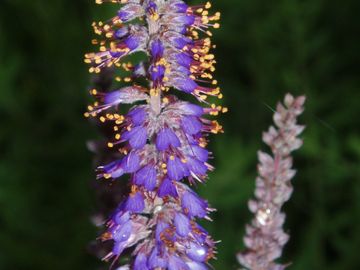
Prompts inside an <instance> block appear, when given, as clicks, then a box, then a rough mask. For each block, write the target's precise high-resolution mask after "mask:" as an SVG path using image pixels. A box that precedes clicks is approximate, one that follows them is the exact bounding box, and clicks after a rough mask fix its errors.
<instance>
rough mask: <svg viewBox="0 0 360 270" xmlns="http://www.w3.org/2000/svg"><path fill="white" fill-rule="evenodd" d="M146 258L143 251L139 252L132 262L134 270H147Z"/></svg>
mask: <svg viewBox="0 0 360 270" xmlns="http://www.w3.org/2000/svg"><path fill="white" fill-rule="evenodd" d="M148 269H149V268H148V267H147V258H146V256H145V254H144V253H141V252H140V253H139V254H138V255H137V256H136V259H135V262H134V270H148Z"/></svg>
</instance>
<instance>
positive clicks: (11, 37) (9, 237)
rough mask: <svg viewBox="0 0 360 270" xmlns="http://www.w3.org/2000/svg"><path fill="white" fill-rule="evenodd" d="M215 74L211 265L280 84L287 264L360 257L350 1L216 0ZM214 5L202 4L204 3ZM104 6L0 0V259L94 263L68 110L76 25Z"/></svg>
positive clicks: (106, 11) (84, 77) (82, 173)
mask: <svg viewBox="0 0 360 270" xmlns="http://www.w3.org/2000/svg"><path fill="white" fill-rule="evenodd" d="M214 2H216V3H214V6H215V9H218V10H220V11H221V12H222V15H223V17H222V28H221V29H220V30H218V31H216V33H215V36H214V40H215V43H216V44H217V45H218V47H217V49H216V52H215V53H216V54H217V59H218V69H217V72H216V73H217V78H218V80H219V82H220V85H221V86H222V89H223V92H224V94H225V97H224V100H223V102H224V104H225V105H226V106H227V107H229V109H230V112H229V113H228V114H226V115H224V116H222V122H223V123H224V126H225V130H226V132H225V134H224V135H220V136H216V137H213V138H212V141H213V143H212V145H211V149H212V150H213V152H214V155H215V157H216V158H215V160H214V161H213V163H214V165H215V166H216V167H217V170H216V171H215V172H214V173H213V174H212V175H211V177H210V180H209V182H208V184H206V185H205V186H203V187H201V188H200V193H201V194H202V195H203V196H204V197H206V198H207V199H208V200H209V201H210V202H211V204H212V206H214V207H216V208H217V209H218V212H217V213H215V214H213V218H214V220H215V222H213V223H208V224H207V228H208V229H209V230H210V231H211V233H212V234H213V236H214V238H215V239H221V240H222V242H221V243H220V244H219V245H218V248H219V256H218V260H217V261H214V266H215V267H216V268H217V269H237V268H238V265H237V263H236V260H235V257H234V256H235V252H236V251H237V250H239V249H241V248H242V237H243V233H244V224H245V223H246V222H247V221H249V219H250V217H251V216H250V214H249V212H248V210H247V204H246V201H247V200H248V199H249V198H250V197H251V196H252V193H253V188H254V179H255V176H256V151H257V149H260V148H261V149H264V150H265V149H266V148H265V147H264V146H263V145H262V144H261V132H262V131H263V130H265V129H267V126H268V125H269V124H270V123H271V116H272V112H271V110H270V109H269V108H268V106H270V107H274V106H275V103H276V101H277V100H279V99H282V97H283V95H284V93H286V92H288V91H289V92H291V93H293V94H296V95H298V94H306V96H307V98H308V101H307V104H306V112H305V114H304V116H302V117H301V119H300V121H301V122H302V123H304V124H306V126H307V129H306V131H305V133H304V135H303V138H304V140H305V145H304V147H303V148H302V149H301V150H300V151H297V152H296V154H295V165H296V167H297V168H298V174H297V176H296V178H295V179H294V182H293V183H294V186H295V193H294V195H293V197H292V199H291V201H289V202H288V203H287V204H286V207H285V210H286V212H287V214H288V219H287V222H286V228H287V230H288V231H289V232H290V233H291V240H290V242H289V244H288V245H287V246H286V249H285V254H284V257H283V261H284V262H288V261H291V262H293V264H292V266H291V267H290V268H289V269H293V270H304V269H327V270H335V269H336V270H337V269H349V270H351V269H360V259H359V255H358V253H359V248H360V166H359V164H360V133H359V126H360V120H359V116H360V106H359V100H360V92H359V87H360V77H359V75H360V73H359V72H360V70H359V65H360V53H359V48H360V33H359V11H360V1H358V0H346V1H337V0H336V1H335V0H327V1H325V0H302V1H300V0H277V1H264V0H219V1H214ZM215 9H214V10H215ZM115 10H116V6H113V5H103V6H98V5H95V4H94V1H85V0H76V1H74V0H51V1H40V0H31V1H30V0H28V1H26V0H22V1H21V0H0V269H4V270H8V269H12V270H22V269H37V270H47V269H52V270H63V269H78V270H80V269H87V270H89V269H97V268H98V267H99V266H100V265H101V263H100V262H99V260H98V259H96V258H95V257H93V256H91V255H89V254H88V251H87V248H86V246H87V244H88V243H89V242H90V241H91V240H93V239H94V238H96V236H97V230H96V229H95V228H94V227H93V225H92V224H91V222H90V215H91V214H92V213H94V211H95V208H96V203H95V196H94V194H95V192H94V190H92V188H91V185H90V183H91V181H92V180H93V179H94V173H93V172H92V170H93V168H92V156H93V155H92V154H91V153H90V152H89V151H88V150H87V149H86V144H85V142H86V141H87V140H89V139H92V138H96V137H98V136H99V133H98V131H97V128H96V127H94V126H93V125H91V124H90V123H89V122H88V121H87V120H86V119H84V118H83V116H82V114H83V112H84V111H85V108H86V104H87V102H88V100H89V98H88V96H87V88H88V87H89V81H90V76H89V74H88V73H87V68H88V67H87V66H86V65H85V64H83V54H84V53H85V52H87V51H91V50H92V48H91V45H90V40H91V38H92V37H94V36H93V35H92V30H91V27H90V24H91V22H92V21H93V20H94V19H100V18H102V19H105V18H108V17H110V14H111V13H110V12H112V13H114V12H115Z"/></svg>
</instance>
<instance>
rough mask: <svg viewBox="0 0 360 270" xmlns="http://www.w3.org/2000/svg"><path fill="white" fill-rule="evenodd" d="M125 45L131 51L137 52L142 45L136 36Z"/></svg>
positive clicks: (126, 41)
mask: <svg viewBox="0 0 360 270" xmlns="http://www.w3.org/2000/svg"><path fill="white" fill-rule="evenodd" d="M124 43H125V44H126V47H128V48H129V49H130V50H135V49H137V48H138V47H139V45H140V40H139V38H138V37H136V36H129V37H128V38H127V39H126V40H125V41H124Z"/></svg>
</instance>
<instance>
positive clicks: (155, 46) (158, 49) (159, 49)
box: [151, 39, 164, 59]
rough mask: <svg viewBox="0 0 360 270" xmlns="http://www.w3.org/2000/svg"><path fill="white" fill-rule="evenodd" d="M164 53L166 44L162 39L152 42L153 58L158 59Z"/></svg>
mask: <svg viewBox="0 0 360 270" xmlns="http://www.w3.org/2000/svg"><path fill="white" fill-rule="evenodd" d="M163 54H164V46H163V45H162V43H161V41H160V40H158V39H157V40H155V41H153V42H152V43H151V55H152V57H153V58H155V59H158V58H161V57H162V55H163Z"/></svg>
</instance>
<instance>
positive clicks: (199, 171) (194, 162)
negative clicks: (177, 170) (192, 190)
mask: <svg viewBox="0 0 360 270" xmlns="http://www.w3.org/2000/svg"><path fill="white" fill-rule="evenodd" d="M186 164H187V166H188V168H189V170H190V171H191V172H193V173H195V174H196V175H206V172H207V170H208V167H207V166H206V165H205V164H204V162H201V161H200V160H198V159H196V158H192V157H187V163H186Z"/></svg>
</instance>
